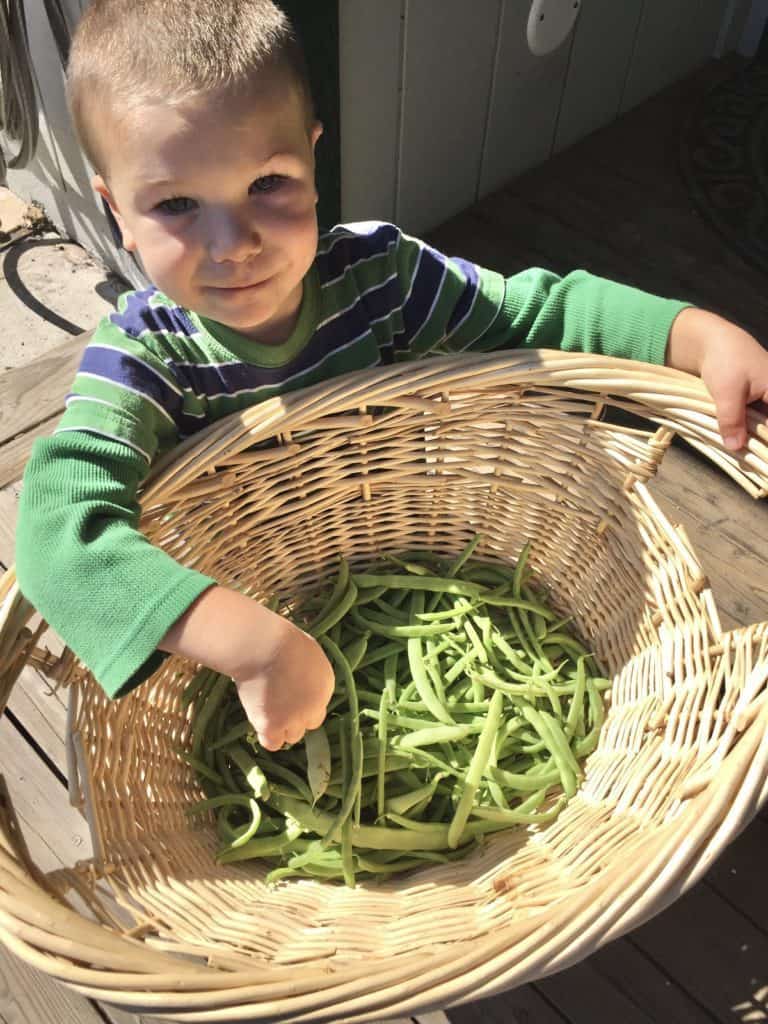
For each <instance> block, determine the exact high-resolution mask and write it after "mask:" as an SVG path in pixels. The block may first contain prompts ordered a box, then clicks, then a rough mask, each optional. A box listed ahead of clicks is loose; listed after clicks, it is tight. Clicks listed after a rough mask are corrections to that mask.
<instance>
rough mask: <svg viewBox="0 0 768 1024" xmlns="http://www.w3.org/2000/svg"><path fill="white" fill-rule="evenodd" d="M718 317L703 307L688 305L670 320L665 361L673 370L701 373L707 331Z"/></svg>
mask: <svg viewBox="0 0 768 1024" xmlns="http://www.w3.org/2000/svg"><path fill="white" fill-rule="evenodd" d="M719 319H720V318H719V317H718V316H716V315H715V314H714V313H708V312H707V311H706V310H704V309H697V308H696V307H694V306H689V307H687V308H686V309H683V310H681V311H680V312H679V313H678V314H677V316H676V317H675V319H674V320H673V321H672V326H671V327H670V329H669V338H668V339H667V352H666V358H665V363H666V365H667V366H670V367H672V369H675V370H684V371H685V372H686V373H694V374H696V375H697V376H700V374H701V368H702V365H703V363H704V357H705V355H706V348H707V337H708V331H710V330H711V328H712V321H713V320H714V321H717V320H719Z"/></svg>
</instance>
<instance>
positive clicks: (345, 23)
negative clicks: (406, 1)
mask: <svg viewBox="0 0 768 1024" xmlns="http://www.w3.org/2000/svg"><path fill="white" fill-rule="evenodd" d="M402 27H403V20H402V3H401V2H400V0H388V2H387V3H382V2H381V0H339V79H340V81H339V102H340V109H341V124H342V132H341V217H342V220H345V221H351V220H374V219H376V220H390V221H391V220H394V219H395V188H396V179H397V151H398V137H399V131H400V79H401V67H402Z"/></svg>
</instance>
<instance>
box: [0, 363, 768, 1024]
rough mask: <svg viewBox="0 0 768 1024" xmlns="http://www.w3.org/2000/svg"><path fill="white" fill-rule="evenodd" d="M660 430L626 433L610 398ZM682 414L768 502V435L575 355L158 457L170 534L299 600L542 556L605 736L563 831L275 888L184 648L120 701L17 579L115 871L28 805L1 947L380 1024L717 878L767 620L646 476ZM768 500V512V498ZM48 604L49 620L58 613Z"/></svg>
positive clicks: (682, 423)
mask: <svg viewBox="0 0 768 1024" xmlns="http://www.w3.org/2000/svg"><path fill="white" fill-rule="evenodd" d="M610 407H615V408H620V409H623V410H626V411H629V412H634V413H639V414H641V415H644V416H645V417H647V418H649V419H651V420H654V421H655V424H654V425H653V426H650V427H649V429H647V430H639V429H637V428H629V427H625V426H617V425H611V423H610V422H608V421H606V419H605V418H604V414H605V412H606V411H607V410H608V409H609V408H610ZM674 432H678V433H680V434H681V435H683V436H685V437H686V438H687V439H688V440H690V441H691V442H692V443H693V444H695V445H696V446H697V447H698V448H699V449H700V450H702V451H704V452H705V453H706V454H708V455H709V456H710V457H712V458H713V459H714V460H715V461H716V462H718V464H719V465H720V466H721V467H722V468H723V469H724V470H726V471H727V472H729V473H730V474H731V476H733V477H734V478H735V479H736V480H737V481H738V482H739V483H741V484H742V485H743V486H744V487H746V488H747V489H748V490H749V491H750V492H751V493H752V494H753V495H754V496H755V497H762V496H764V495H765V494H766V493H767V492H766V487H767V486H768V429H767V428H766V424H765V420H764V418H760V417H759V416H758V415H757V414H756V413H754V412H751V413H750V432H751V436H750V442H749V448H748V451H747V452H746V453H745V454H743V455H742V456H740V458H739V459H738V460H737V459H735V458H734V457H733V456H731V455H729V454H727V453H725V452H724V451H723V449H722V448H721V447H720V443H719V436H718V433H717V429H716V422H715V420H714V416H713V408H712V406H711V404H710V402H709V400H708V398H707V395H706V392H705V390H704V388H703V385H702V384H701V383H700V382H699V381H698V380H694V379H693V378H690V377H688V376H687V375H684V374H679V373H676V372H675V371H671V370H664V369H659V368H651V367H645V366H641V365H638V364H634V363H625V362H623V361H619V360H610V359H604V358H595V357H588V356H573V355H570V356H569V355H563V354H561V353H554V352H544V353H518V354H511V355H510V354H506V355H490V356H459V357H452V358H440V359H432V360H426V361H423V362H420V363H418V364H415V365H408V366H398V367H388V368H383V369H379V370H375V371H367V372H363V373H358V374H352V375H349V376H346V377H343V378H337V379H335V380H332V381H330V382H328V383H326V384H323V385H319V386H317V387H314V388H311V389H308V390H306V391H300V392H295V393H293V394H291V395H289V396H286V397H284V398H282V399H275V400H271V401H268V402H266V403H263V404H262V405H260V406H257V407H255V408H253V409H251V410H248V411H247V412H245V413H243V414H241V415H238V416H235V417H231V418H229V419H228V420H225V421H222V422H220V423H219V424H216V425H214V426H213V427H211V428H210V429H208V430H207V431H205V432H204V433H202V434H200V435H197V437H196V438H193V439H192V440H191V441H189V442H187V443H185V445H183V446H182V447H181V448H179V449H177V450H176V451H175V452H174V453H172V456H171V457H170V458H168V459H166V460H165V462H164V463H163V464H162V465H159V466H158V467H156V468H155V470H154V471H153V475H152V477H151V479H150V481H149V482H148V483H147V485H146V487H145V490H144V495H143V508H144V516H143V520H142V527H143V529H144V531H145V532H146V534H147V535H148V536H149V537H150V538H151V539H152V540H153V541H154V542H155V543H157V544H159V545H162V546H163V547H164V548H166V549H167V550H168V551H169V552H170V553H171V554H172V555H174V556H175V557H176V558H178V559H179V560H181V561H182V562H184V563H186V564H188V565H190V566H194V567H196V568H198V569H200V570H201V571H202V572H205V573H209V574H211V575H213V576H215V577H216V578H217V579H218V580H219V581H220V582H221V583H223V584H226V585H230V586H234V587H238V588H240V589H243V590H245V591H246V592H247V593H249V594H251V595H253V597H255V598H257V599H267V598H271V597H273V596H275V595H277V596H278V597H279V598H280V600H281V602H282V608H283V609H284V610H285V611H290V609H291V607H292V606H294V605H295V603H296V602H300V601H301V600H302V599H303V598H305V597H306V596H308V595H311V594H312V593H313V592H314V591H315V590H316V589H317V588H318V587H319V586H320V585H323V584H325V583H326V582H327V581H328V580H329V579H330V578H331V577H332V576H333V574H334V572H335V568H336V563H337V559H338V556H339V555H340V554H343V555H345V556H346V557H347V558H348V559H349V560H350V561H351V562H352V563H353V565H357V566H362V565H365V564H366V562H368V561H369V560H372V559H373V558H374V557H376V556H378V555H379V554H381V552H383V551H398V550H402V549H404V548H408V549H413V548H427V549H430V550H432V551H434V552H436V553H438V554H440V555H449V554H453V553H456V552H458V551H459V550H461V548H462V547H463V546H464V545H465V544H466V542H467V541H468V540H469V539H470V537H471V536H472V535H473V534H475V533H480V534H482V536H483V538H484V539H483V543H482V546H481V548H480V549H479V550H478V552H477V555H478V557H485V558H487V559H491V560H497V561H501V562H508V561H514V560H515V559H516V558H517V555H518V553H519V552H520V549H521V547H522V545H523V543H524V542H525V541H526V540H531V542H532V555H531V565H532V567H533V569H534V570H535V573H536V574H537V576H538V578H539V579H541V580H543V581H545V582H546V583H547V584H548V585H549V586H550V587H551V601H552V603H553V604H554V606H555V607H556V608H557V609H558V610H561V611H562V612H563V613H564V614H565V613H571V614H573V615H574V616H575V620H576V623H577V626H578V630H579V632H580V633H581V635H582V637H583V638H584V639H585V640H587V641H588V642H589V644H590V645H591V647H592V649H593V650H594V651H595V652H596V654H597V655H598V657H599V659H600V660H601V661H602V663H603V666H604V668H605V669H606V670H607V671H608V673H609V674H610V675H611V677H612V679H613V685H612V688H611V690H610V696H609V706H608V714H607V719H606V723H605V726H604V729H603V732H602V735H601V739H600V743H599V746H598V749H597V750H596V751H595V752H594V753H593V754H592V755H591V757H590V758H589V759H588V762H587V768H586V777H585V780H584V782H583V784H582V786H581V788H580V790H579V792H578V794H577V796H576V797H575V798H574V799H573V800H572V801H571V802H570V803H569V804H568V806H567V808H566V809H565V810H564V812H563V813H562V814H561V816H560V817H559V818H558V819H557V820H556V821H555V822H554V823H553V824H551V825H549V826H547V827H545V828H541V829H539V830H535V829H532V828H528V829H526V828H524V827H520V828H517V829H514V830H511V831H509V832H507V833H501V834H497V835H495V836H493V837H491V838H490V839H489V840H488V842H487V843H486V844H485V845H484V846H483V848H481V849H480V850H478V851H476V852H474V853H472V854H471V855H470V856H468V857H467V858H466V859H465V860H463V861H459V862H455V863H450V864H446V865H440V866H436V867H429V868H425V869H423V870H420V871H418V872H414V873H411V874H409V875H405V876H401V877H399V878H397V879H396V880H391V881H388V882H386V883H383V884H377V885H374V884H368V883H362V884H359V885H358V886H357V887H356V888H355V889H354V890H351V889H348V888H345V887H343V886H340V885H336V884H329V883H322V882H317V881H312V880H309V879H298V880H288V881H285V882H282V883H280V884H279V885H278V886H276V887H271V888H268V887H266V886H265V885H264V883H263V877H264V874H265V870H264V869H263V868H262V867H261V866H260V865H259V864H258V863H256V862H252V863H245V864H241V865H232V866H226V867H219V866H217V865H216V864H215V863H214V859H213V854H214V851H215V849H216V845H217V840H216V836H215V831H214V828H213V825H212V821H211V823H202V824H200V823H199V822H198V823H196V824H190V822H189V819H188V818H187V817H186V816H185V814H184V809H185V807H186V806H187V805H188V803H189V802H190V801H192V800H195V799H197V798H199V797H200V795H201V794H200V792H199V789H198V786H197V784H196V782H195V778H194V773H193V772H192V770H191V769H190V768H188V767H187V766H186V765H185V764H184V763H183V762H182V761H181V760H180V758H179V757H178V756H177V754H176V753H175V748H176V747H178V746H182V747H183V746H184V745H185V743H186V742H187V741H188V735H189V713H188V712H187V711H185V710H183V708H182V705H181V702H180V695H181V691H182V689H183V687H184V685H185V684H186V682H187V681H188V679H189V677H190V675H191V674H192V673H193V672H194V670H195V668H196V666H194V665H192V664H189V663H186V662H184V661H182V660H181V659H178V658H172V659H169V660H168V661H166V663H165V665H164V667H163V668H162V669H161V670H160V671H159V672H158V673H157V674H156V675H155V676H153V677H152V679H151V680H149V681H148V682H147V683H146V684H144V685H143V686H142V687H140V688H139V689H138V690H136V691H135V692H134V693H132V694H131V695H130V696H128V697H127V698H125V699H123V700H121V701H117V702H110V701H108V700H107V699H106V698H105V696H104V694H103V692H102V690H101V689H100V687H99V686H98V685H97V684H96V683H95V682H94V681H93V679H92V678H91V677H90V676H89V674H88V673H87V672H86V671H85V670H84V669H83V667H82V666H81V665H80V664H79V663H78V662H77V661H76V660H75V659H74V658H73V656H72V655H71V654H70V653H69V652H67V651H64V653H63V654H62V655H60V656H54V655H53V654H50V653H48V652H47V651H46V649H45V647H44V646H43V644H44V639H45V638H44V634H43V633H42V630H43V629H44V624H40V625H39V626H36V625H35V624H34V623H35V622H36V619H35V617H34V614H33V613H34V610H33V609H32V608H31V607H30V606H29V605H28V604H27V602H25V601H24V599H23V598H22V597H21V596H20V595H19V592H18V588H17V586H16V584H15V580H14V577H13V574H12V573H9V574H6V577H5V578H4V580H3V582H2V584H1V585H0V600H2V602H3V603H2V617H1V618H0V705H1V704H3V703H4V702H5V700H7V696H8V693H9V691H10V689H11V687H12V685H13V681H14V679H15V678H16V676H17V675H18V673H19V671H20V669H21V668H22V666H24V665H25V664H27V663H31V664H34V665H36V666H37V667H42V668H44V669H45V670H46V671H47V673H48V675H49V676H50V678H51V679H52V680H57V681H59V682H63V683H65V684H66V685H68V686H69V687H70V702H71V725H72V729H71V737H70V739H71V745H72V752H73V757H72V759H71V761H72V771H71V778H70V789H71V792H72V795H73V798H74V800H75V802H76V803H79V805H80V806H81V807H82V809H83V811H84V813H86V815H87V817H88V820H89V823H90V825H91V830H92V835H93V840H94V849H95V855H94V858H93V860H92V861H89V862H87V863H80V864H77V865H73V866H72V868H71V869H69V870H64V871H57V872H55V873H52V874H49V875H47V876H44V875H43V874H42V873H41V872H40V871H39V870H38V869H37V868H36V867H35V865H34V864H32V863H30V862H29V859H28V855H27V854H26V852H25V850H24V847H23V843H22V842H21V840H20V837H19V835H18V832H17V830H16V829H15V827H14V821H13V812H12V808H11V807H10V806H9V805H8V803H7V801H6V803H5V804H4V805H3V807H4V813H3V814H2V815H1V816H0V817H1V818H2V824H3V831H2V834H0V938H1V939H2V940H3V941H4V942H5V943H6V944H7V946H8V947H9V948H10V949H11V950H12V951H13V952H15V953H16V954H18V955H19V956H21V957H23V958H24V959H26V960H27V961H28V962H29V963H31V964H33V965H34V966H35V967H38V968H40V969H42V970H44V971H46V972H47V973H49V974H50V975H52V976H54V977H56V978H58V979H60V980H61V981H63V982H65V983H67V984H69V985H70V986H71V987H73V988H75V989H77V990H78V991H80V992H82V993H84V994H86V995H89V996H92V997H94V998H98V999H103V1000H106V1001H107V1002H111V1003H114V1004H117V1005H120V1006H122V1007H125V1008H127V1009H132V1010H134V1011H136V1012H145V1013H149V1014H152V1015H154V1016H157V1017H167V1018H168V1019H172V1020H183V1021H233V1020H260V1021H261V1020H264V1021H267V1020H272V1021H278V1020H279V1021H296V1022H298V1021H338V1020H342V1019H343V1020H349V1021H373V1020H381V1019H383V1018H390V1017H394V1016H398V1015H402V1014H406V1013H414V1012H419V1011H424V1010H427V1009H430V1008H437V1007H445V1006H448V1005H450V1004H454V1003H457V1002H461V1001H466V1000H469V999H475V998H480V997H484V996H487V995H490V994H492V993H495V992H498V991H500V990H502V989H505V988H509V987H513V986H516V985H520V984H523V983H525V982H527V981H530V980H532V979H534V978H537V977H541V976H542V975H544V974H547V973H550V972H553V971H556V970H560V969H562V968H563V967H565V966H567V965H568V964H570V963H573V962H574V961H577V960H579V959H581V958H583V957H585V956H587V955H588V954H589V953H590V952H592V951H593V950H594V949H595V948H597V947H598V946H599V945H601V944H602V943H604V942H606V941H608V940H610V939H612V938H615V937H617V936H619V935H620V934H622V933H623V932H625V931H627V930H628V929H630V928H632V927H634V926H636V925H637V924H639V923H640V922H641V921H643V920H645V919H646V918H648V917H649V916H651V915H653V914H655V913H657V912H658V911H660V910H661V909H663V908H664V907H665V906H666V905H668V904H669V903H670V902H671V901H672V900H674V899H675V898H676V897H677V896H678V895H679V894H680V893H681V892H682V891H683V890H685V889H686V888H687V887H688V886H690V885H691V884H693V882H695V881H696V880H697V879H698V878H700V877H701V875H702V874H703V873H704V872H705V871H706V869H707V868H708V866H709V865H710V863H711V861H712V859H713V858H714V857H715V856H717V854H718V853H719V852H720V851H721V850H722V848H723V847H724V846H725V844H727V843H728V842H729V841H730V840H731V839H733V838H734V837H735V836H736V835H737V834H738V833H739V831H740V830H741V829H742V828H743V827H744V826H745V825H746V824H747V823H748V821H749V820H750V819H751V818H752V816H753V815H754V814H755V812H756V810H757V809H758V807H759V804H760V802H761V801H762V799H763V798H764V797H765V796H766V795H768V738H767V737H768V729H766V725H767V724H768V710H767V707H768V705H767V704H766V690H767V688H768V623H754V624H750V625H746V626H745V628H743V629H738V630H735V631H733V632H723V630H722V629H721V627H720V623H719V620H718V614H717V610H716V608H715V605H714V601H713V599H712V594H711V592H710V590H709V587H708V583H707V579H706V576H705V575H704V572H703V570H702V568H701V566H700V565H699V562H698V561H697V558H696V556H695V554H694V553H693V551H692V550H691V547H690V545H689V543H688V541H687V540H686V538H685V535H684V534H683V532H682V531H681V530H680V529H677V528H675V527H674V526H673V525H671V524H670V523H669V522H668V521H667V519H666V518H665V517H664V516H663V515H662V513H661V512H660V510H659V509H658V507H657V506H656V504H655V502H654V500H653V497H652V495H651V487H648V486H647V482H648V481H649V480H650V478H651V477H652V476H653V474H654V472H655V470H656V468H657V466H658V464H659V462H660V460H661V458H662V456H663V454H664V451H665V450H666V449H667V447H668V445H669V443H670V441H671V439H672V437H673V434H674ZM764 511H765V510H764V508H763V507H760V506H759V505H756V506H755V514H764ZM29 623H31V625H29Z"/></svg>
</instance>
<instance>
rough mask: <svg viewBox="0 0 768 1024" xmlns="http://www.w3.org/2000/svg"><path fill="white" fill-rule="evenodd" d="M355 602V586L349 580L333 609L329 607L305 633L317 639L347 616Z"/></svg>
mask: <svg viewBox="0 0 768 1024" xmlns="http://www.w3.org/2000/svg"><path fill="white" fill-rule="evenodd" d="M356 600H357V586H356V585H355V583H354V582H353V581H352V580H351V579H350V581H349V585H348V587H347V589H346V590H345V591H344V594H343V595H342V597H341V598H340V599H339V600H338V601H337V603H336V604H335V605H333V607H331V608H330V609H329V610H328V611H327V612H326V613H325V615H324V616H323V617H322V618H321V619H316V620H315V622H313V623H312V625H311V626H310V627H309V629H308V630H307V632H308V633H309V634H310V636H314V637H316V638H319V637H321V636H323V635H324V634H325V633H328V632H329V630H330V629H331V628H332V627H333V626H335V625H337V624H338V623H339V622H340V621H341V619H343V618H344V616H345V615H346V614H347V612H348V611H349V610H350V608H351V607H352V605H353V604H354V603H355V601H356Z"/></svg>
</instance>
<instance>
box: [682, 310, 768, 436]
mask: <svg viewBox="0 0 768 1024" xmlns="http://www.w3.org/2000/svg"><path fill="white" fill-rule="evenodd" d="M666 362H667V366H671V367H673V368H674V369H676V370H687V371H688V372H689V373H695V374H697V375H698V376H699V377H701V379H702V380H703V381H704V383H705V384H706V386H707V388H708V389H709V393H710V394H711V395H712V399H713V401H714V403H715V408H716V410H717V421H718V424H719V427H720V433H721V434H722V437H723V443H724V444H725V447H726V448H728V449H729V450H730V451H738V450H739V449H740V448H743V447H744V445H745V444H746V443H747V423H746V409H747V406H748V405H749V404H750V403H751V402H757V401H761V402H768V352H767V351H766V350H765V349H764V348H762V346H761V345H760V344H759V342H758V341H757V340H756V339H755V338H753V337H752V335H751V334H749V333H748V332H747V331H745V330H742V328H741V327H737V326H736V324H733V323H731V322H730V321H729V320H724V319H723V318H722V317H720V316H717V314H715V313H708V312H706V311H705V310H703V309H684V310H683V311H682V312H681V313H679V314H678V315H677V317H676V318H675V321H674V323H673V324H672V328H671V330H670V332H669V341H668V343H667V360H666Z"/></svg>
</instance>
